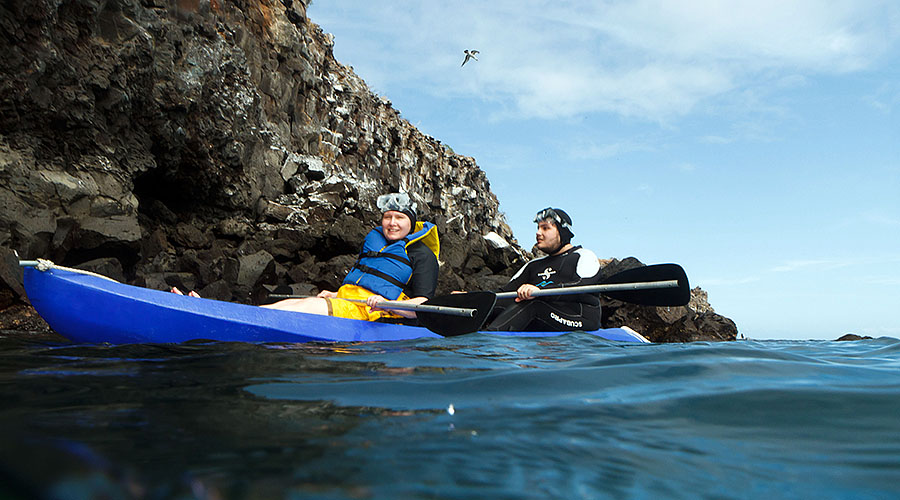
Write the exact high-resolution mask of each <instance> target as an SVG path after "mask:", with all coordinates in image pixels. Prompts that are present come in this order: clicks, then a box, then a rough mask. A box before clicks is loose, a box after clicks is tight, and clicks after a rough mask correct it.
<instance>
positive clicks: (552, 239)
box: [485, 208, 600, 331]
mask: <svg viewBox="0 0 900 500" xmlns="http://www.w3.org/2000/svg"><path fill="white" fill-rule="evenodd" d="M534 222H536V223H537V233H536V235H535V237H536V240H537V248H538V250H540V251H541V252H543V253H545V254H547V255H546V256H544V257H539V258H537V259H534V260H532V261H531V262H528V263H527V264H525V265H524V266H522V268H521V269H519V272H517V273H516V274H515V275H514V276H513V277H512V279H510V281H509V283H507V284H506V285H505V286H503V287H502V289H501V290H502V291H504V292H507V291H513V290H515V291H516V293H517V295H518V296H517V297H516V298H515V302H514V303H511V304H509V305H506V306H505V307H502V309H501V308H500V306H502V305H501V304H499V303H498V310H500V313H499V314H497V315H496V316H495V317H494V318H493V319H492V320H491V321H490V322H489V323H488V325H487V327H486V328H485V329H486V330H491V331H513V330H518V331H529V330H530V331H547V330H549V331H572V330H586V331H589V330H596V329H598V328H600V298H599V297H598V296H597V295H594V294H589V293H585V294H578V295H555V296H544V297H532V296H531V294H532V293H533V292H534V291H535V290H539V289H542V288H560V287H570V286H579V285H592V284H595V283H596V282H597V281H599V278H600V261H599V260H598V259H597V256H596V255H595V254H594V252H592V251H590V250H588V249H586V248H582V247H580V246H573V245H572V243H570V241H571V239H572V237H573V236H575V234H574V233H573V232H572V219H571V218H570V217H569V214H567V213H566V212H564V211H563V210H560V209H558V208H545V209H543V210H541V211H540V212H538V213H537V215H535V217H534Z"/></svg>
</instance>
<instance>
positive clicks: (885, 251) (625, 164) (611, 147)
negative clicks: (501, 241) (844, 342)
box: [308, 0, 900, 339]
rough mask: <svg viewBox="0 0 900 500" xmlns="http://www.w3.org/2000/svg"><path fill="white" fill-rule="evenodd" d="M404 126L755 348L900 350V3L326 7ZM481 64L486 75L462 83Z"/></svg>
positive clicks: (316, 12) (513, 215) (338, 41)
mask: <svg viewBox="0 0 900 500" xmlns="http://www.w3.org/2000/svg"><path fill="white" fill-rule="evenodd" d="M308 14H309V17H310V18H311V19H312V20H313V21H314V22H316V23H317V24H319V25H320V26H322V29H323V30H324V31H326V32H328V33H332V34H333V35H334V36H335V45H334V53H335V57H336V58H337V59H338V60H339V61H340V62H341V63H343V64H345V65H349V66H352V67H353V68H354V71H355V72H356V73H357V74H358V75H359V76H361V77H362V78H363V79H364V80H365V81H366V82H367V83H368V84H369V86H370V88H371V89H372V90H373V91H374V92H375V93H377V94H379V95H382V96H385V97H387V98H388V99H390V100H391V101H392V102H393V105H394V107H395V108H396V109H398V110H399V111H400V112H401V114H402V116H403V117H404V118H406V119H407V120H409V121H410V122H411V123H412V124H413V125H415V126H417V127H418V128H419V130H421V131H422V132H424V133H426V134H429V135H431V136H434V137H435V138H437V139H439V140H441V141H442V142H443V143H445V144H447V145H448V146H450V147H451V148H453V150H454V151H456V152H457V153H459V154H462V155H466V156H472V157H474V158H475V159H476V161H477V162H478V165H479V166H480V167H481V168H482V169H483V170H484V171H485V172H486V173H487V175H488V178H489V179H490V181H491V187H492V190H493V191H494V193H496V195H497V197H498V198H499V199H500V208H501V210H503V211H504V212H505V213H506V216H507V220H508V222H509V223H510V225H511V227H512V228H513V231H514V233H515V235H516V237H517V239H518V240H519V243H520V244H521V245H522V246H524V247H526V248H529V247H530V246H531V244H532V243H533V239H534V224H533V223H532V222H531V221H532V218H533V215H534V213H535V212H536V211H537V210H539V209H541V208H544V207H546V206H550V205H552V206H556V207H560V208H563V209H565V210H566V211H567V212H568V213H569V214H570V215H572V218H573V219H574V229H575V234H576V237H575V240H574V242H575V243H577V244H581V245H583V246H585V247H588V248H591V249H592V250H594V251H595V252H596V253H597V255H599V256H600V257H601V258H603V257H616V258H624V257H628V256H634V257H637V258H638V259H640V260H641V261H643V262H645V263H648V264H653V263H662V262H676V263H679V264H681V265H682V266H683V267H684V268H685V270H686V271H687V274H688V276H689V278H690V280H691V284H692V285H699V286H701V287H702V288H703V289H705V290H706V291H707V292H708V293H709V299H710V303H711V304H712V305H713V307H714V308H715V309H716V311H717V312H719V313H720V314H723V315H725V316H728V317H730V318H732V319H733V320H735V322H736V323H737V325H738V328H739V330H740V332H741V333H742V334H743V335H744V336H746V337H749V338H757V339H767V338H776V339H835V338H837V337H839V336H840V335H842V334H844V333H848V332H853V333H857V334H860V335H871V336H875V337H878V336H891V337H900V315H898V313H897V311H898V310H900V2H895V1H861V0H857V1H830V2H821V1H794V2H784V1H760V0H757V1H752V2H751V1H744V2H737V1H734V2H728V1H712V0H711V1H686V0H680V1H662V0H660V1H650V0H637V1H629V2H625V1H622V2H619V1H583V2H581V1H574V0H573V1H563V0H555V1H525V0H515V1H512V0H495V1H492V2H475V1H460V2H437V1H431V0H420V1H392V2H371V1H370V0H369V1H356V0H353V1H349V0H348V1H340V0H335V1H325V0H316V1H314V2H313V4H312V5H311V6H310V8H309V12H308ZM464 49H477V50H479V51H480V54H479V55H478V57H479V60H478V61H477V62H476V61H470V62H469V63H467V64H466V65H465V66H463V67H460V64H461V63H462V60H463V57H464V55H463V50H464Z"/></svg>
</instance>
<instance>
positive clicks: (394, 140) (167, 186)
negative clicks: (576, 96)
mask: <svg viewBox="0 0 900 500" xmlns="http://www.w3.org/2000/svg"><path fill="white" fill-rule="evenodd" d="M307 3H308V2H303V1H296V0H295V1H293V2H292V1H290V0H283V1H281V2H274V1H265V0H263V1H250V0H243V1H242V0H235V1H229V2H223V1H221V0H210V1H206V0H178V1H174V2H159V1H155V0H109V1H107V2H94V1H90V0H72V1H67V2H58V1H54V0H9V1H6V2H3V4H2V5H0V50H2V53H3V57H0V254H2V255H0V256H2V257H3V258H2V260H0V308H4V309H8V308H11V307H12V306H13V305H15V304H21V301H22V300H25V298H24V292H23V289H22V285H21V271H20V270H19V269H18V268H17V266H16V259H17V257H16V254H15V253H14V251H15V252H17V254H18V256H20V257H21V258H23V259H34V258H39V257H40V258H48V259H51V260H53V261H54V262H56V263H57V264H61V265H67V266H73V267H75V266H77V267H83V268H86V269H91V270H94V271H96V272H100V273H102V274H106V275H109V276H111V277H113V278H116V279H119V280H122V281H127V282H131V283H134V284H138V285H142V286H148V287H152V288H157V289H167V288H169V287H171V286H179V287H183V288H189V289H196V290H198V291H200V293H201V294H203V295H205V296H208V297H211V298H217V299H221V300H233V301H241V302H257V301H259V300H260V298H261V297H263V296H264V295H265V293H266V291H267V290H268V288H266V287H270V288H271V287H275V286H287V287H291V288H292V289H297V290H300V289H302V290H313V289H316V288H318V289H321V288H329V289H335V288H337V286H338V285H339V284H340V281H341V279H342V278H343V275H344V274H345V273H346V271H347V269H349V266H350V265H351V264H352V263H353V261H354V255H355V254H356V252H357V251H358V248H359V245H360V243H361V241H362V239H363V237H364V235H365V234H366V233H367V232H368V231H369V230H370V229H372V228H373V227H375V225H376V224H377V221H378V217H379V212H378V211H377V209H376V208H375V198H376V197H377V196H378V195H380V194H382V193H384V192H389V191H398V190H402V191H408V192H410V193H411V194H412V195H413V197H414V198H415V200H416V201H417V202H418V205H419V212H420V219H422V220H430V221H433V222H435V223H436V224H437V225H438V228H439V230H440V233H441V238H442V250H443V251H442V255H441V261H442V266H441V276H440V282H439V292H448V291H450V290H453V289H470V290H474V289H495V288H496V287H497V286H499V285H500V284H502V283H504V282H505V281H506V278H507V277H508V276H509V275H510V274H512V272H514V270H515V269H516V268H517V267H518V266H520V265H521V264H522V263H524V261H525V259H526V258H528V257H529V254H528V253H527V252H525V251H523V250H522V249H521V248H520V247H519V246H518V245H517V243H516V241H515V239H514V238H513V236H512V233H511V231H510V229H509V227H508V225H507V224H506V222H505V220H504V218H503V216H502V214H501V213H500V212H499V209H498V205H499V204H498V201H497V198H496V197H495V196H494V194H493V193H491V191H490V184H489V182H488V180H487V178H486V176H485V174H484V172H483V171H482V170H481V169H479V168H478V166H477V165H476V163H475V161H474V159H472V158H468V157H463V156H459V155H456V154H454V153H453V152H452V151H450V150H449V148H447V147H445V146H444V145H443V144H441V142H440V141H438V140H436V139H434V138H432V137H429V136H426V135H424V134H422V133H421V132H419V131H418V130H416V129H415V128H414V127H412V126H411V125H410V124H409V123H408V122H407V121H406V120H404V119H402V118H401V117H400V115H399V112H398V111H397V110H395V109H393V108H392V107H391V104H390V102H389V101H387V100H386V99H384V98H382V97H378V96H376V95H375V94H373V93H372V92H371V91H370V90H369V89H368V87H367V86H366V84H365V82H363V81H362V80H361V79H359V78H358V77H357V76H356V75H354V74H353V72H352V71H351V70H350V69H349V68H347V67H345V66H342V65H341V64H340V63H338V62H337V61H336V60H335V59H334V57H333V55H332V50H331V49H332V40H331V37H330V36H329V35H327V34H324V33H323V32H322V31H321V30H320V29H319V27H318V26H316V25H315V24H313V23H312V22H310V21H309V20H308V19H307V18H306V5H307ZM620 309H621V308H620ZM10 310H11V309H10ZM623 311H624V310H623ZM644 312H646V311H644ZM623 314H624V312H623ZM710 321H712V320H710ZM712 323H715V322H714V321H713V322H712ZM712 323H711V324H712ZM629 324H631V323H629ZM732 325H733V324H732ZM632 327H633V328H635V329H637V330H638V331H642V332H643V333H645V335H646V334H648V331H643V330H641V325H632ZM673 328H677V327H673ZM679 331H680V330H679ZM703 331H704V330H699V331H698V332H700V333H697V335H701V336H702V335H703V333H702V332H703ZM682 333H683V332H682ZM650 335H651V337H653V336H654V335H653V334H650ZM662 338H663V337H661V339H662ZM665 338H669V337H665ZM691 338H694V334H693V333H692V334H691ZM732 338H733V336H732ZM673 339H674V337H673ZM654 340H656V339H655V338H654Z"/></svg>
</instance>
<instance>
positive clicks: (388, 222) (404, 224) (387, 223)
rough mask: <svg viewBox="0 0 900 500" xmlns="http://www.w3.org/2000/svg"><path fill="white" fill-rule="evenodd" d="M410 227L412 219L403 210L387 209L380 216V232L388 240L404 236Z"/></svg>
mask: <svg viewBox="0 0 900 500" xmlns="http://www.w3.org/2000/svg"><path fill="white" fill-rule="evenodd" d="M411 229H412V221H411V220H409V216H408V215H406V214H405V213H403V212H395V211H394V210H388V211H387V212H385V213H384V215H382V216H381V232H382V233H384V237H385V238H386V239H387V240H388V241H397V240H399V239H402V238H405V237H406V235H407V234H409V231H410V230H411Z"/></svg>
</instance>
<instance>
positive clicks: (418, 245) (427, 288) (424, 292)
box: [403, 241, 440, 299]
mask: <svg viewBox="0 0 900 500" xmlns="http://www.w3.org/2000/svg"><path fill="white" fill-rule="evenodd" d="M406 253H407V255H409V262H410V265H412V268H413V273H412V276H410V277H409V282H408V283H406V286H405V287H403V293H405V294H406V296H407V297H409V298H414V297H427V298H429V299H431V298H433V297H434V291H435V290H436V289H437V281H438V271H439V270H440V268H439V266H438V261H437V257H435V256H434V252H432V251H431V250H430V249H429V248H428V247H427V246H426V245H425V244H424V243H422V242H419V241H417V242H415V243H413V244H412V245H410V246H408V247H407V248H406Z"/></svg>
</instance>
